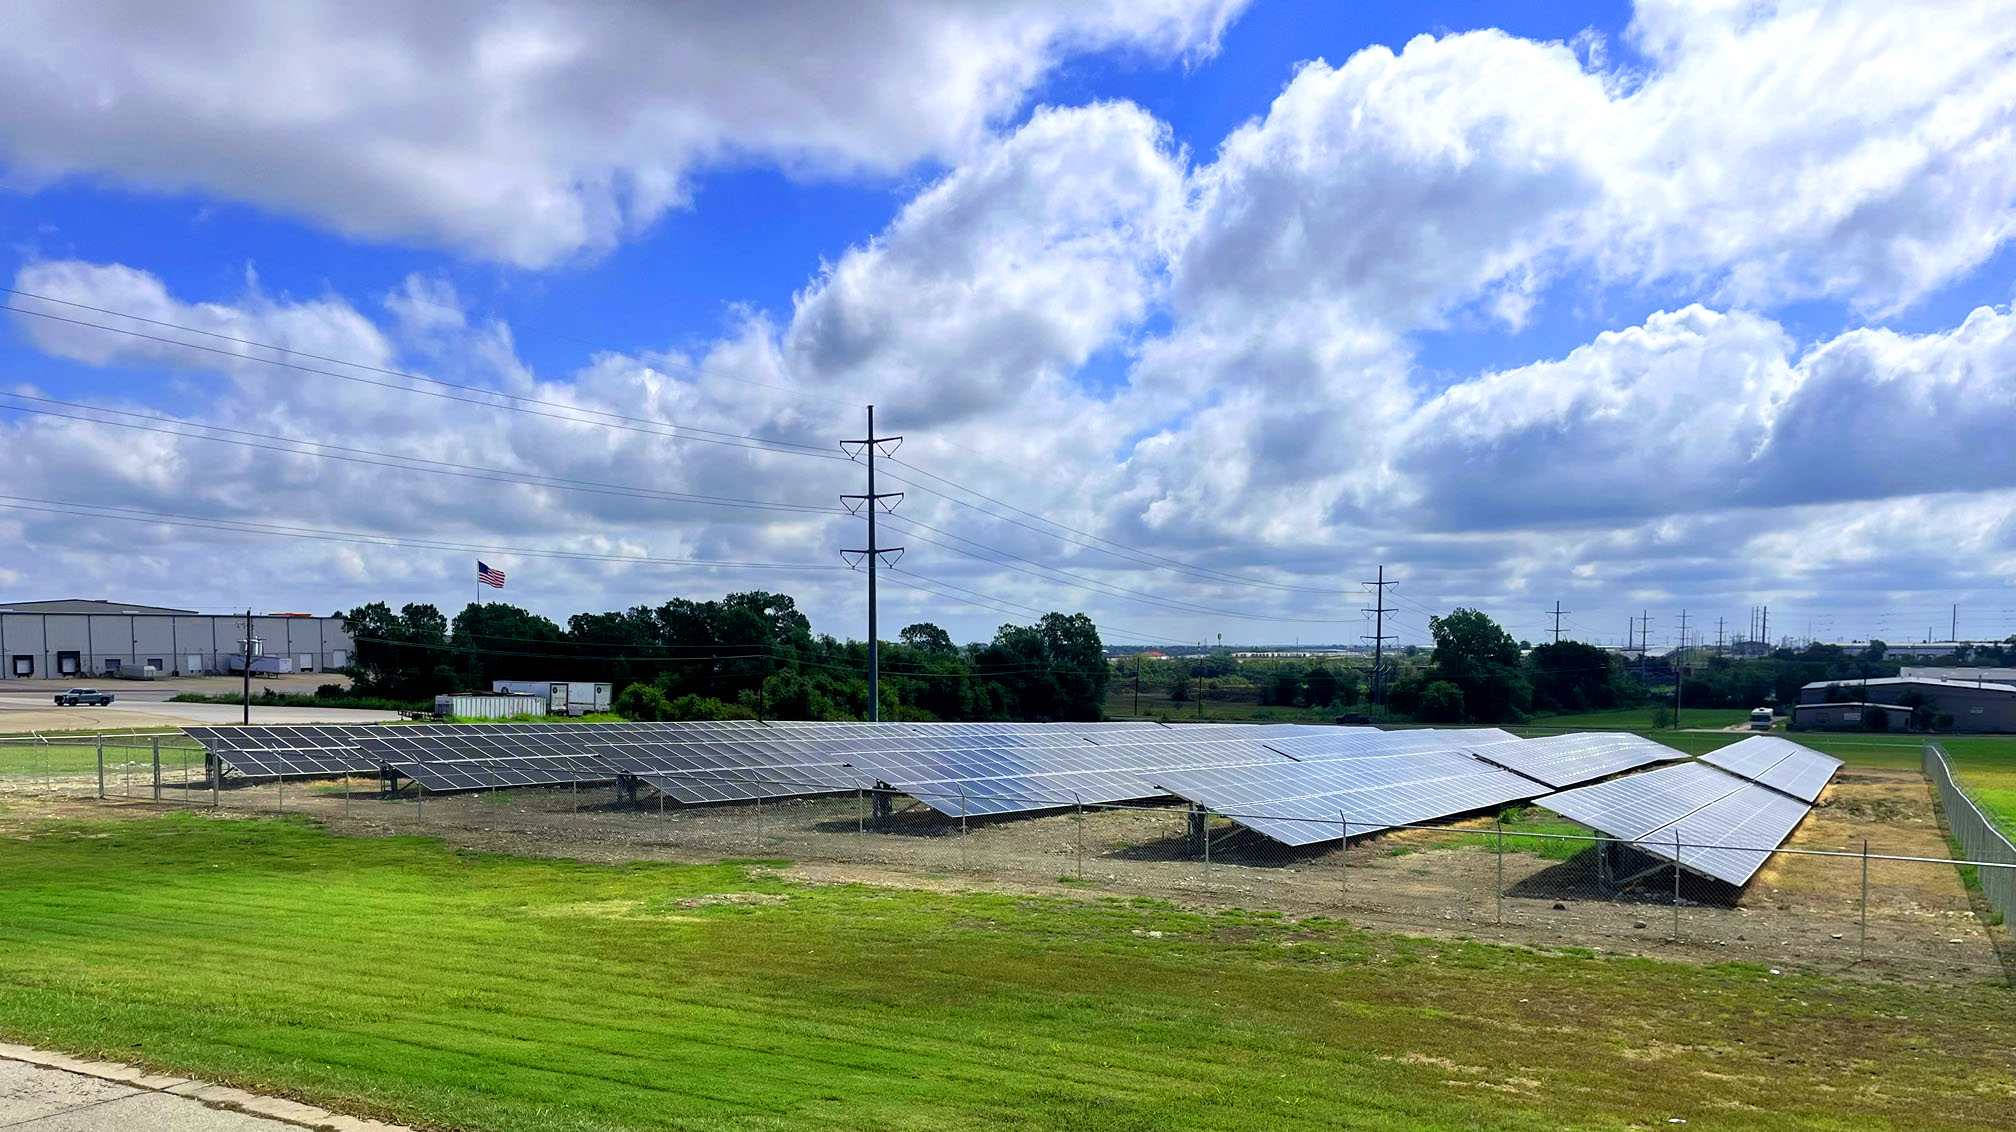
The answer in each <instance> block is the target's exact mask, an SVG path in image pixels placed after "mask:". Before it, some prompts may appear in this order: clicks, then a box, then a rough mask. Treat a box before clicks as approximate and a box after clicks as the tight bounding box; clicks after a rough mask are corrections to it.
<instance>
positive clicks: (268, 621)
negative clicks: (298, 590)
mask: <svg viewBox="0 0 2016 1132" xmlns="http://www.w3.org/2000/svg"><path fill="white" fill-rule="evenodd" d="M245 635H246V634H245V615H244V614H243V613H237V614H230V613H218V614H209V613H198V612H196V611H195V610H193V609H170V608H167V607H165V606H159V605H136V604H134V603H131V602H117V601H100V600H97V599H87V598H65V599H62V600H60V601H17V602H0V680H66V679H73V678H78V679H81V678H92V679H97V678H101V677H108V676H109V677H115V678H116V677H121V676H138V675H142V674H143V673H144V672H145V670H146V669H148V668H152V669H154V674H155V675H158V676H200V675H204V674H206V673H223V672H226V671H228V670H229V666H230V664H231V662H232V660H233V658H234V657H239V656H242V655H243V652H244V648H245V644H244V642H245ZM251 635H252V640H253V654H254V655H255V656H259V657H263V658H266V663H264V664H261V665H257V666H255V668H257V669H258V670H261V671H270V672H332V671H335V670H337V669H341V668H344V667H347V666H348V665H349V664H350V662H351V660H352V658H353V657H354V656H355V655H356V648H357V646H356V645H355V643H354V642H352V641H351V639H350V634H349V633H348V632H347V631H345V630H344V628H343V619H342V618H340V617H316V616H313V615H312V614H307V613H262V614H258V615H256V616H254V617H253V618H252V634H251Z"/></svg>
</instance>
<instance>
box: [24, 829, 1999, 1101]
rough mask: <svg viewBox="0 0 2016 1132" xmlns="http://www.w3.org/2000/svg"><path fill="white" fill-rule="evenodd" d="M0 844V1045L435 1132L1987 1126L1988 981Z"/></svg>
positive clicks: (118, 844)
mask: <svg viewBox="0 0 2016 1132" xmlns="http://www.w3.org/2000/svg"><path fill="white" fill-rule="evenodd" d="M9 832H11V833H14V834H16V835H17V836H15V837H13V838H9V839H6V840H0V845H4V846H6V848H5V849H4V850H0V1033H4V1034H5V1035H6V1036H8V1037H10V1038H14V1039H17V1040H23V1041H30V1042H36V1043H40V1044H43V1045H47V1046H52V1047H58V1048H63V1049H68V1050H73V1051H76V1052H80V1053H84V1054H89V1055H97V1056H109V1057H113V1058H117V1059H120V1060H126V1061H138V1062H142V1063H145V1064H147V1065H150V1066H153V1067H156V1068H159V1069H163V1070H168V1071H173V1072H177V1073H187V1074H197V1075H202V1076H205V1077H210V1078H213V1079H221V1080H227V1081H230V1082H233V1083H237V1084H240V1085H245V1086H251V1087H264V1088H268V1089H275V1090H280V1091H284V1092H286V1093H288V1094H290V1095H295V1096H300V1097H303V1098H306V1099H311V1100H316V1101H320V1102H323V1103H328V1104H334V1105H337V1106H338V1107H342V1108H345V1109H348V1110H350V1111H353V1112H360V1113H366V1114H372V1115H379V1116H384V1117H390V1118H395V1119H400V1120H407V1121H412V1122H416V1123H426V1124H428V1125H430V1126H437V1127H443V1128H483V1129H493V1130H518V1129H524V1130H531V1129H540V1130H547V1129H567V1130H577V1132H578V1130H593V1129H645V1128H679V1129H696V1130H718V1132H728V1130H735V1132H742V1130H748V1132H785V1130H796V1129H807V1130H810V1129H822V1130H823V1129H885V1128H889V1129H914V1130H920V1132H921V1130H926V1129H929V1130H933V1132H938V1130H945V1129H982V1128H985V1129H1018V1130H1026V1129H1037V1128H1045V1129H1047V1128H1061V1129H1077V1130H1084V1132H1102V1130H1122V1129H1125V1130H1139V1132H1148V1130H1163V1129H1212V1130H1220V1129H1225V1128H1267V1129H1290V1130H1295V1129H1308V1130H1311V1132H1314V1130H1317V1129H1340V1128H1349V1129H1390V1130H1395V1132H1397V1130H1401V1129H1408V1130H1418V1129H1465V1130H1499V1129H1521V1130H1536V1132H1537V1130H1540V1129H1619V1128H1626V1127H1636V1128H1651V1127H1666V1126H1667V1121H1668V1119H1669V1118H1674V1117H1678V1118H1681V1119H1685V1120H1687V1121H1689V1122H1690V1123H1691V1124H1692V1125H1693V1126H1694V1127H1697V1128H1699V1127H1720V1128H1729V1127H1742V1128H1746V1129H1795V1128H1796V1129H1848V1128H1856V1129H1908V1128H1923V1129H1970V1128H1978V1129H2006V1128H2008V1127H2011V1126H2012V1125H2016V1064H2012V1062H2011V1061H2010V1059H2009V1057H2008V1050H2009V1049H2010V1048H2011V1046H2012V1045H2016V1011H2012V1009H2011V1006H2012V1002H2011V998H2010V995H2009V992H2008V991H2006V990H2005V989H2002V988H1999V987H1978V986H1977V987H1966V988H1962V987H1935V986H1929V985H1913V986H1891V985H1878V984H1857V983H1851V982H1842V981H1833V980H1828V979H1824V978H1818V977H1804V976H1789V975H1788V976H1774V975H1771V974H1769V973H1768V972H1765V971H1762V970H1759V969H1756V968H1744V967H1734V966H1731V967H1727V968H1714V969H1704V968H1698V967H1690V966H1685V965H1679V964H1666V963H1659V962H1653V961H1648V960H1626V959H1600V958H1592V957H1587V956H1547V955H1540V954H1535V953H1533V952H1530V951H1525V950H1520V949H1512V948H1495V947H1486V946H1483V945H1478V944H1462V943H1452V942H1430V941H1421V940H1406V939H1399V938H1395V937H1387V936H1376V935H1370V934H1365V933H1360V932H1357V931H1354V930H1352V929H1350V928H1349V927H1347V926H1345V925H1343V924H1341V923H1337V922H1334V921H1323V920H1318V921H1304V922H1301V923H1289V922H1285V921H1283V920H1281V919H1279V918H1278V917H1274V916H1270V915H1266V914H1244V913H1226V914H1222V915H1202V914H1194V913H1189V912H1184V911H1180V910H1177V909H1175V908H1173V907H1170V906H1168V905H1165V904H1161V903H1158V902H1153V901H1143V900H1136V901H1132V902H1123V901H1120V900H1118V899H1115V898H1105V899H1103V900H1102V899H1097V898H1091V897H1089V896H1088V898H1087V899H1086V900H1084V901H1082V902H1078V901H1070V900H1063V899H1045V898H1035V897H1027V896H1009V895H986V894H961V893H951V892H919V891H904V890H894V889H876V888H865V887H854V886H835V887H812V886H799V885H793V884H790V883H787V882H785V881H783V880H781V879H779V878H778V877H777V876H776V875H775V873H774V871H773V870H772V869H770V868H767V867H763V866H762V864H761V863H756V862H724V863H722V864H719V865H712V866H672V865H636V866H629V867H607V866H596V865H587V864H581V863H577V862H569V861H553V860H534V859H525V858H513V857H503V856H493V855H479V854H473V853H456V852H451V851H448V850H446V849H444V848H442V847H441V846H440V845H439V844H438V843H435V842H432V841H427V840H421V839H412V838H391V839H353V840H342V839H336V838H333V837H331V836H329V835H327V834H325V833H324V832H322V831H321V830H320V829H319V828H317V827H315V826H312V825H310V824H307V823H305V822H296V821H285V822H283V821H225V820H217V819H208V818H204V817H201V816H197V815H167V816H163V817H160V818H153V819H146V820H135V821H128V822H113V823H68V824H61V825H47V826H30V827H26V828H25V829H22V828H16V829H14V830H11V831H9ZM23 834H25V835H26V836H22V835H23Z"/></svg>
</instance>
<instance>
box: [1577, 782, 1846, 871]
mask: <svg viewBox="0 0 2016 1132" xmlns="http://www.w3.org/2000/svg"><path fill="white" fill-rule="evenodd" d="M1539 804H1540V805H1542V806H1545V807H1547V808H1548V809H1550V810H1553V811H1554V812H1555V813H1557V814H1560V815H1562V816H1563V817H1567V818H1572V819H1573V820H1575V821H1578V822H1581V823H1582V824H1583V825H1586V826H1589V827H1590V828H1592V829H1596V830H1600V831H1601V832H1603V833H1605V834H1608V835H1610V836H1613V837H1616V838H1619V839H1621V840H1624V841H1628V842H1630V843H1631V846H1632V848H1634V849H1637V850H1639V851H1640V852H1644V853H1648V854H1651V855H1653V856H1655V857H1659V858H1662V859H1664V860H1668V861H1677V862H1678V863H1679V864H1680V866H1681V867H1683V868H1685V869H1688V870H1689V871H1692V872H1696V873H1699V874H1701V875H1703V876H1708V877H1713V878H1714V879H1716V880H1720V881H1726V882H1727V883H1729V884H1733V885H1739V886H1740V885H1744V884H1748V883H1749V882H1750V878H1751V877H1753V876H1755V875H1756V874H1757V870H1758V869H1760V868H1762V867H1763V865H1764V862H1765V861H1766V860H1767V859H1769V858H1770V856H1771V854H1772V853H1773V852H1775V851H1776V850H1777V848H1778V846H1779V845H1781V844H1783V843H1784V841H1785V839H1786V838H1787V837H1790V836H1791V835H1792V831H1793V830H1794V829H1797V828H1798V826H1799V823H1800V822H1801V821H1804V820H1805V818H1806V815H1807V813H1808V812H1810V811H1811V809H1812V807H1811V806H1809V805H1807V804H1806V803H1805V802H1802V801H1799V800H1798V799H1796V798H1792V797H1788V796H1786V795H1784V794H1781V793H1778V792H1777V791H1775V790H1771V789H1768V788H1766V787H1764V786H1760V785H1758V784H1757V783H1754V782H1749V781H1746V780H1744V779H1742V778H1738V777H1736V776H1735V775H1730V774H1724V773H1723V772H1722V771H1719V770H1716V769H1715V768H1714V767H1712V766H1708V765H1706V764H1705V763H1701V762H1691V763H1683V764H1681V765H1680V766H1671V767H1664V768H1661V769H1659V770H1654V771H1648V772H1646V773H1644V774H1634V775H1629V776H1626V777H1624V778H1618V779H1613V780H1612V781H1609V782H1603V783H1598V784H1597V785H1595V786H1583V787H1580V788H1578V789H1574V790H1565V791H1562V792H1561V793H1558V794H1550V795H1548V796H1547V797H1544V798H1541V799H1539Z"/></svg>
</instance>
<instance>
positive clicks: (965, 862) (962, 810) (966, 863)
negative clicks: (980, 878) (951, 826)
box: [959, 786, 972, 869]
mask: <svg viewBox="0 0 2016 1132" xmlns="http://www.w3.org/2000/svg"><path fill="white" fill-rule="evenodd" d="M959 867H960V868H961V869H969V868H971V867H972V861H971V860H970V858H969V857H968V854H967V849H966V788H965V787H964V786H961V787H960V788H959Z"/></svg>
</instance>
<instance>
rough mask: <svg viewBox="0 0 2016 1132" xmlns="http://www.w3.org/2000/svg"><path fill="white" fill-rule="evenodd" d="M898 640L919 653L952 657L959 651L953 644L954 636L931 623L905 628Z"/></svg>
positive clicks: (921, 622) (926, 622) (922, 622)
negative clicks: (951, 655)
mask: <svg viewBox="0 0 2016 1132" xmlns="http://www.w3.org/2000/svg"><path fill="white" fill-rule="evenodd" d="M897 639H898V640H900V641H902V642H903V644H904V646H905V647H907V648H913V649H916V650H918V651H919V652H926V653H936V654H940V655H950V654H954V653H957V652H958V651H959V647H958V646H957V645H955V644H953V643H952V634H950V633H947V632H946V631H945V630H943V629H941V628H939V627H938V626H936V625H933V624H932V623H930V622H929V621H920V622H918V623H917V624H915V625H906V626H904V627H903V632H902V633H901V634H899V635H898V637H897Z"/></svg>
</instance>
